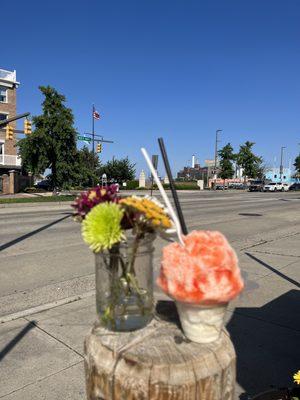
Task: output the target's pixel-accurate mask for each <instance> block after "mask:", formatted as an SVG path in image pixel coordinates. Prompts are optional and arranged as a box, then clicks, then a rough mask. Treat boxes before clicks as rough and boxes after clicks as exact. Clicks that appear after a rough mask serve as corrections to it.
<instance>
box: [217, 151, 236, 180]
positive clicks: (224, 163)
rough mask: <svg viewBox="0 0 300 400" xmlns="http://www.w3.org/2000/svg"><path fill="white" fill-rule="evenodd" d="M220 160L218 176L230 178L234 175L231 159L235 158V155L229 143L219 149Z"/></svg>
mask: <svg viewBox="0 0 300 400" xmlns="http://www.w3.org/2000/svg"><path fill="white" fill-rule="evenodd" d="M218 153H219V156H220V158H221V160H220V167H221V172H220V177H221V178H222V179H230V178H232V177H233V175H234V168H233V165H232V161H234V160H235V158H236V156H235V154H234V153H233V148H232V146H231V144H230V143H227V144H226V146H224V147H223V148H222V149H221V150H219V152H218Z"/></svg>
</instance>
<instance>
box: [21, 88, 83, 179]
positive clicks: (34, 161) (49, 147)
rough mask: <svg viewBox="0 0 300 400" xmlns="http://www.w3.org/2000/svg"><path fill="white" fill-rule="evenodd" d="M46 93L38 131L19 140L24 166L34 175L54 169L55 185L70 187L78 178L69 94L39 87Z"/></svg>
mask: <svg viewBox="0 0 300 400" xmlns="http://www.w3.org/2000/svg"><path fill="white" fill-rule="evenodd" d="M39 89H40V90H41V92H42V94H43V95H44V101H43V103H42V110H43V113H42V114H41V115H39V116H35V117H33V119H32V121H33V124H34V128H35V129H34V131H33V132H32V134H30V135H28V136H27V137H26V138H24V139H22V140H20V141H19V144H18V145H19V147H20V154H21V158H22V161H23V168H24V169H25V170H26V171H31V172H32V173H34V174H38V173H43V172H44V171H45V169H47V168H49V169H51V175H50V178H51V181H52V185H53V187H56V186H59V187H67V186H70V185H72V184H74V180H75V179H76V171H75V168H74V166H75V164H76V159H77V149H76V130H75V129H74V127H73V123H74V118H73V113H72V110H71V109H70V108H67V107H66V106H65V105H64V103H65V101H66V99H65V96H63V95H61V94H59V93H58V92H57V91H56V90H55V89H54V88H52V87H50V86H46V87H45V86H41V87H40V88H39Z"/></svg>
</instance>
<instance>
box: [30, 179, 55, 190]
mask: <svg viewBox="0 0 300 400" xmlns="http://www.w3.org/2000/svg"><path fill="white" fill-rule="evenodd" d="M34 186H35V187H36V188H38V189H44V190H51V184H50V181H49V180H47V179H44V180H42V181H39V182H37V183H36V184H35V185H34Z"/></svg>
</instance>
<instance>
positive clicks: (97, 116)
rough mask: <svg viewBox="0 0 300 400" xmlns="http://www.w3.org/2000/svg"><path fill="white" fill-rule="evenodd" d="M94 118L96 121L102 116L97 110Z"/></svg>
mask: <svg viewBox="0 0 300 400" xmlns="http://www.w3.org/2000/svg"><path fill="white" fill-rule="evenodd" d="M93 117H94V119H100V114H99V113H98V111H96V110H94V111H93Z"/></svg>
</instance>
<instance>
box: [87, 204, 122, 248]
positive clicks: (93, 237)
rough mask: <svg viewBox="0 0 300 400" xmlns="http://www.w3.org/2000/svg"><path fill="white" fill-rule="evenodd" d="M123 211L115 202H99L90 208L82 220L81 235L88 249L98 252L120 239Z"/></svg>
mask: <svg viewBox="0 0 300 400" xmlns="http://www.w3.org/2000/svg"><path fill="white" fill-rule="evenodd" d="M123 213H124V211H123V210H122V209H121V207H120V206H119V205H118V204H116V203H101V204H98V205H97V206H95V207H94V208H92V210H91V211H90V212H89V213H88V214H87V216H86V218H85V219H84V220H83V222H82V237H83V240H84V241H85V242H86V243H87V244H88V245H89V246H90V249H92V250H93V251H95V252H96V253H98V252H99V251H102V250H105V249H110V248H111V247H112V246H113V245H114V244H115V243H118V242H120V241H121V239H122V238H123V232H122V229H121V220H122V217H123Z"/></svg>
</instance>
